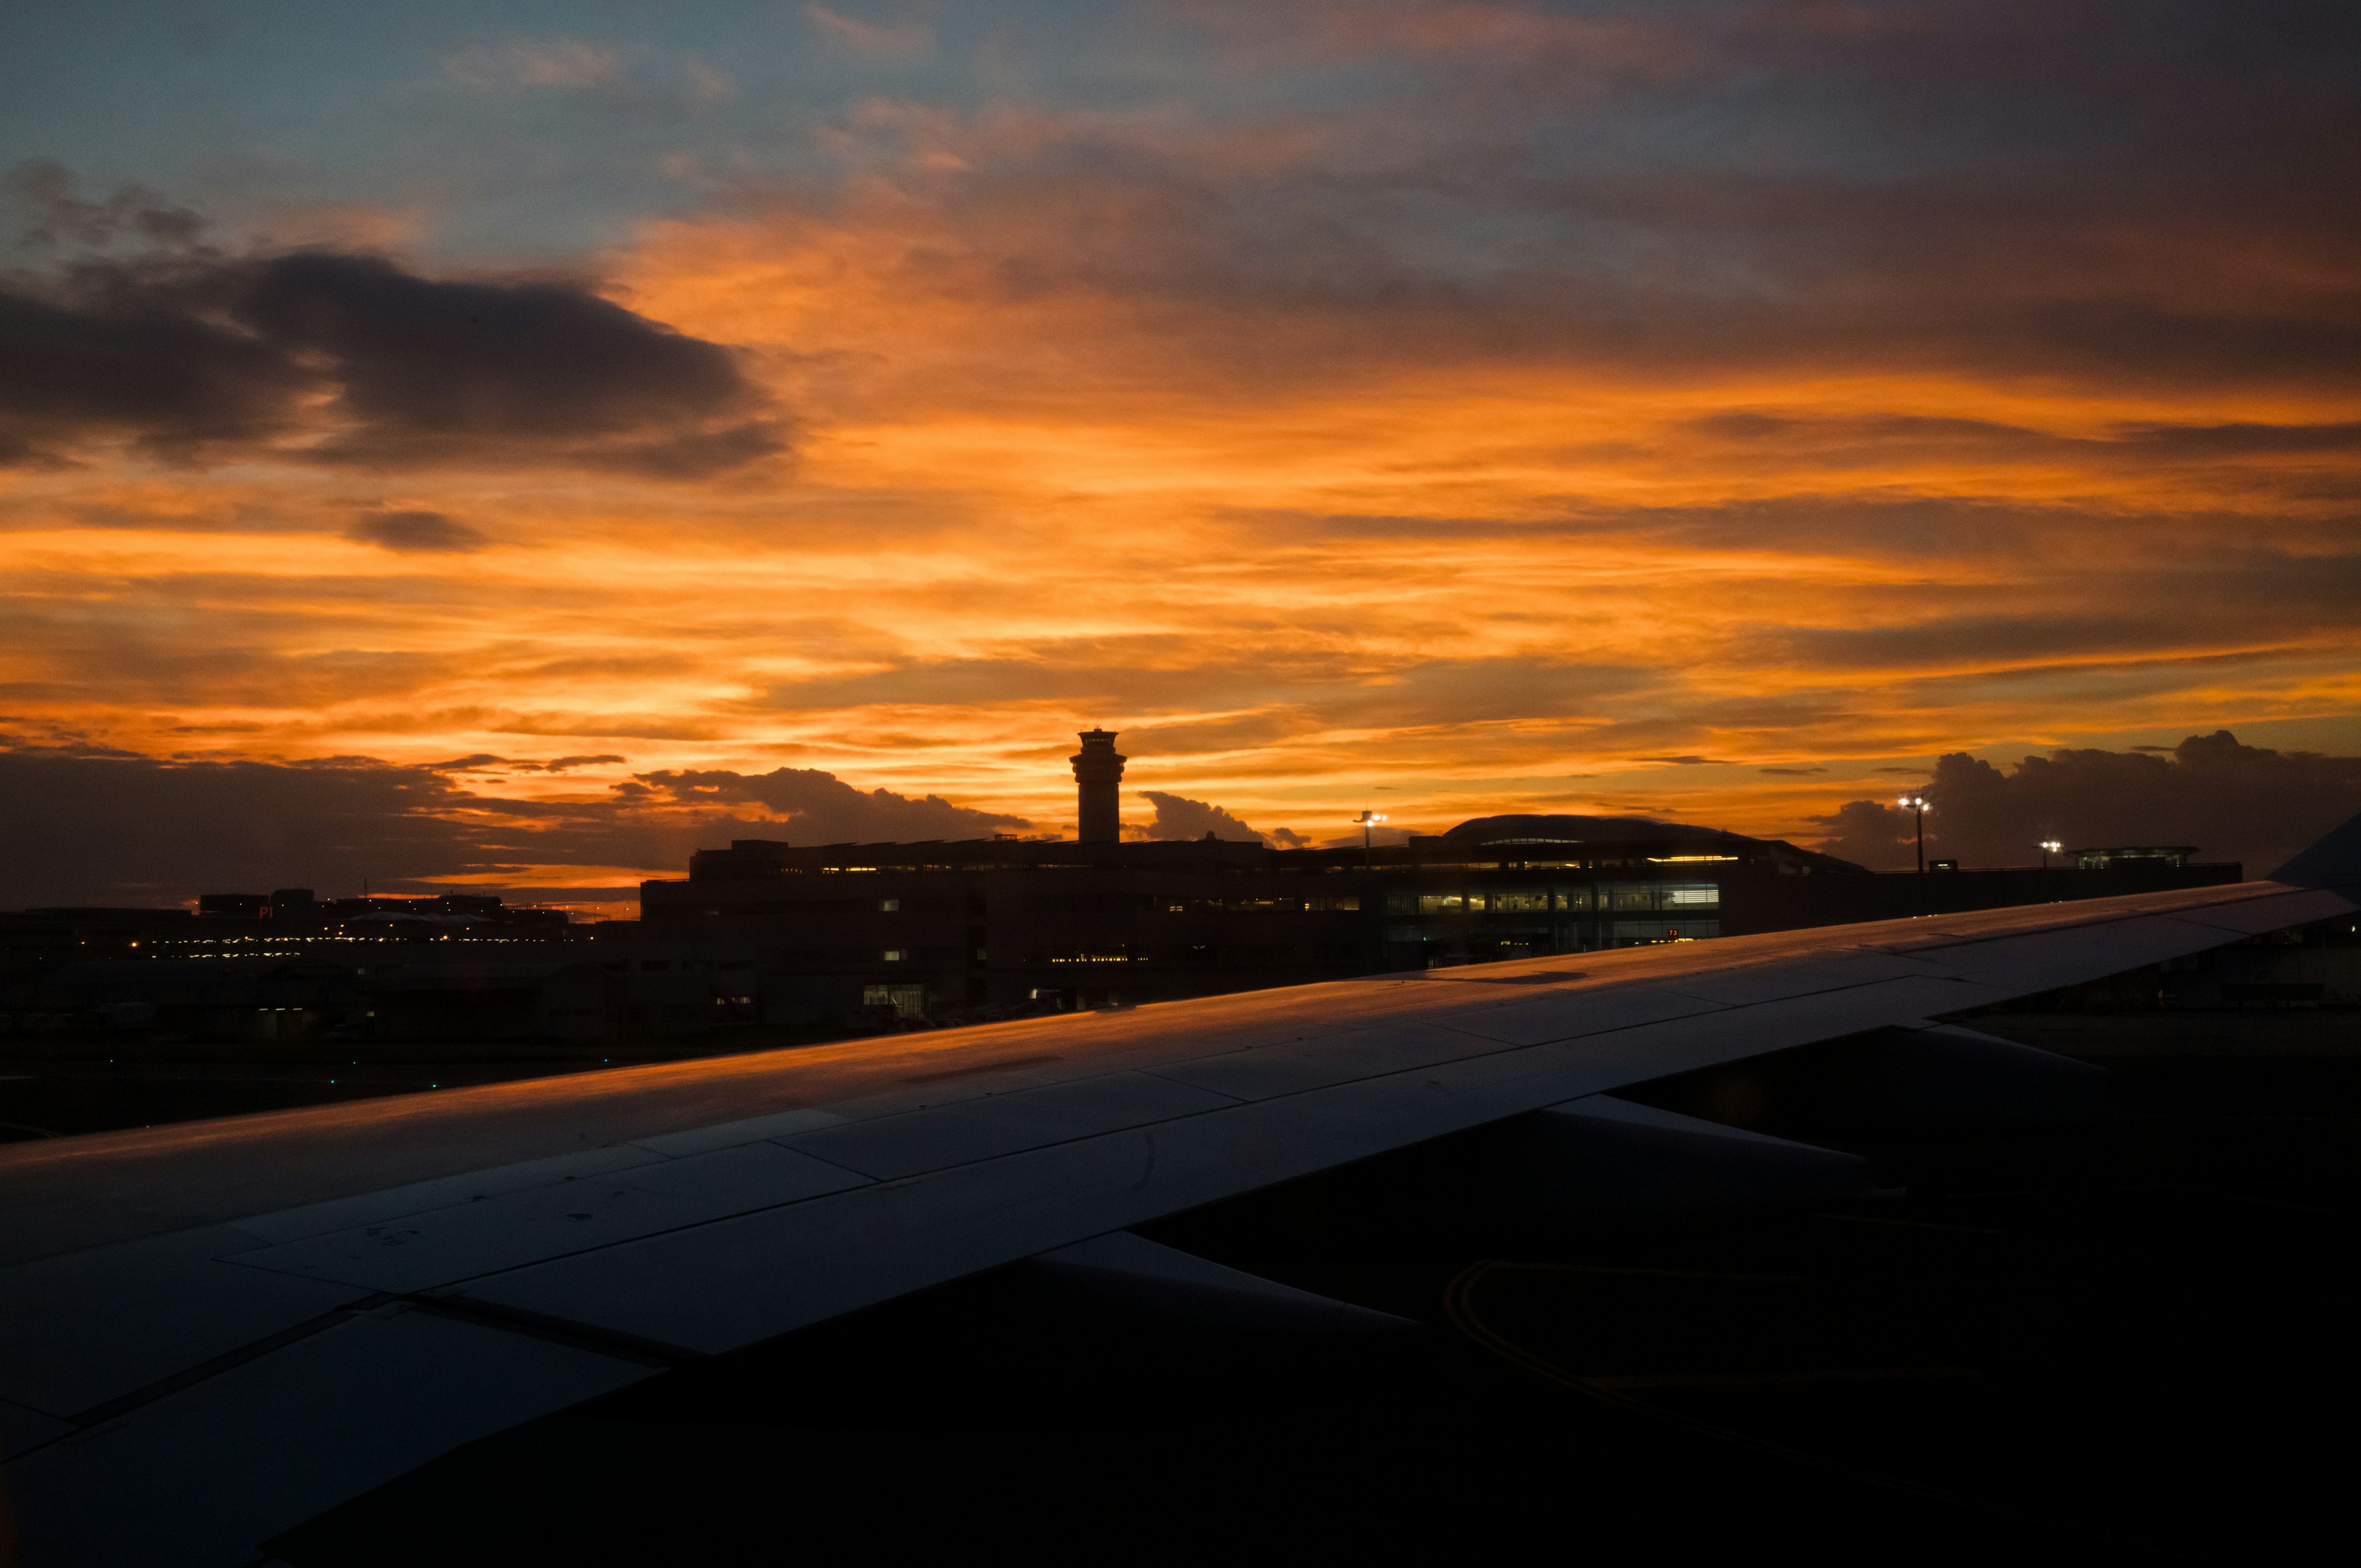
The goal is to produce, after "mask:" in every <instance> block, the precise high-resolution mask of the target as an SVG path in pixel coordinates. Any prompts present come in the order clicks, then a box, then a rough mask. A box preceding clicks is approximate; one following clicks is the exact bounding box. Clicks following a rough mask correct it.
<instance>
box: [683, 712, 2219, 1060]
mask: <svg viewBox="0 0 2361 1568" xmlns="http://www.w3.org/2000/svg"><path fill="white" fill-rule="evenodd" d="M1114 739H1115V738H1114V736H1113V735H1111V734H1108V733H1107V732H1106V731H1104V730H1098V731H1091V732H1087V733H1085V734H1084V735H1083V737H1082V740H1083V744H1084V747H1085V751H1084V752H1083V753H1082V756H1079V757H1077V758H1076V759H1075V769H1076V776H1077V779H1078V780H1080V781H1082V799H1083V801H1084V803H1085V805H1086V807H1087V805H1088V803H1089V802H1090V801H1091V800H1092V798H1093V796H1092V794H1091V789H1092V781H1091V780H1089V779H1087V778H1085V776H1084V772H1083V765H1084V762H1086V761H1087V760H1089V759H1091V758H1093V757H1094V756H1104V757H1106V758H1108V759H1110V762H1111V763H1112V764H1113V765H1114V766H1117V767H1119V766H1120V763H1121V762H1122V759H1121V758H1118V757H1115V756H1114V751H1113V746H1114ZM1093 740H1097V741H1098V745H1097V747H1096V748H1093ZM1107 776H1108V777H1110V778H1111V777H1112V776H1114V775H1113V774H1112V773H1110V774H1109V775H1107ZM1108 787H1109V788H1111V787H1112V785H1111V784H1110V785H1109V786H1108ZM1108 809H1110V810H1111V807H1109V808H1108ZM1085 820H1086V821H1089V820H1091V818H1090V817H1089V815H1088V812H1087V809H1086V813H1085ZM1098 820H1099V822H1100V824H1101V825H1102V826H1104V824H1105V822H1106V820H1107V818H1105V817H1100V818H1099V819H1098ZM2238 875H2239V869H2238V868H2237V867H2236V866H2234V865H2225V866H2193V865H2169V864H2167V863H2165V862H2163V861H2138V862H2124V863H2122V864H2118V865H2115V866H2113V867H2111V868H2109V869H2107V870H2103V871H2081V870H2068V869H2065V868H2059V869H2057V870H2053V871H2046V872H2045V871H2031V870H2027V871H2002V872H1982V871H1961V872H1949V873H1947V874H1944V875H1941V876H1932V875H1918V874H1915V873H1901V874H1894V875H1873V874H1872V873H1870V872H1864V871H1862V870H1861V868H1860V867H1858V866H1855V865H1852V864H1851V863H1850V862H1848V861H1839V860H1836V859H1834V858H1832V857H1830V856H1827V855H1822V854H1817V853H1814V852H1813V851H1811V850H1803V849H1799V848H1797V847H1796V846H1795V845H1793V844H1789V843H1785V842H1784V841H1781V840H1778V839H1754V838H1750V837H1747V836H1745V835H1742V834H1735V833H1725V832H1717V831H1715V830H1713V829H1710V828H1689V827H1684V826H1681V825H1679V824H1675V823H1665V822H1653V821H1647V820H1643V819H1636V818H1619V817H1543V816H1530V817H1483V818H1479V819H1477V820H1476V821H1472V822H1466V823H1462V824H1461V825H1460V826H1459V827H1457V828H1453V829H1452V830H1451V831H1450V832H1448V833H1444V834H1441V835H1436V836H1431V837H1427V836H1421V837H1413V838H1412V839H1411V840H1410V842H1408V843H1407V844H1401V845H1394V846H1386V847H1380V848H1378V850H1375V851H1374V852H1373V853H1371V854H1368V855H1367V856H1366V857H1365V855H1364V853H1363V850H1361V848H1360V847H1359V846H1357V845H1352V846H1345V847H1339V848H1335V849H1321V850H1275V849H1269V848H1266V847H1265V846H1264V845H1262V844H1260V843H1254V842H1225V841H1221V840H1216V839H1202V840H1197V841H1194V842H1132V843H1123V842H1120V841H1117V840H1115V839H1114V838H1113V837H1112V836H1110V837H1108V838H1105V839H1096V840H1091V839H1080V840H1071V841H1051V842H1043V841H1038V840H1037V841H1026V840H1016V839H975V840H965V841H955V842H953V841H940V840H937V841H932V842H926V843H916V844H829V845H816V846H802V847H798V846H795V845H791V844H788V843H785V842H784V841H781V840H777V839H739V840H736V841H734V842H732V843H731V844H730V847H729V848H728V849H726V850H699V851H697V854H696V855H695V856H694V857H693V858H692V859H691V861H690V865H689V875H688V879H687V880H686V881H685V882H674V881H658V882H650V883H644V884H642V888H641V909H642V925H643V927H644V929H645V930H646V931H647V932H648V933H649V934H650V935H651V936H658V935H661V936H663V937H665V938H673V939H689V938H706V939H712V938H738V939H741V940H743V941H744V942H746V943H748V944H749V945H750V946H751V947H752V949H753V951H754V952H755V954H756V955H757V960H758V962H757V967H758V976H759V984H758V986H757V992H758V995H759V997H760V1007H761V1011H762V1013H763V1015H764V1017H765V1018H767V1019H769V1020H770V1021H773V1022H815V1023H818V1022H829V1021H846V1020H854V1021H857V1020H860V1019H863V1018H875V1019H877V1020H878V1021H880V1022H881V1023H884V1022H885V1021H887V1020H891V1019H899V1020H903V1021H911V1020H917V1019H922V1018H931V1019H936V1020H940V1021H949V1020H975V1019H982V1018H988V1017H991V1016H994V1015H1004V1014H1009V1013H1012V1012H1019V1011H1023V1010H1026V1009H1028V1008H1034V1007H1043V1006H1060V1007H1071V1006H1094V1005H1104V1004H1108V1003H1115V1004H1123V1003H1142V1002H1156V1001H1163V1000H1168V999H1172V998H1178V997H1184V996H1197V995H1207V994H1212V993H1216V992H1233V991H1245V990H1252V989H1257V988H1259V987H1264V986H1273V985H1290V984H1299V983H1304V982H1308V981H1322V980H1335V979H1342V978H1346V977H1350V976H1355V975H1362V974H1372V973H1384V972H1389V971H1411V970H1427V969H1435V968H1443V967H1447V966H1451V965H1456V964H1466V963H1477V962H1483V961H1486V960H1489V959H1520V958H1532V957H1536V956H1541V955H1545V954H1556V953H1582V952H1590V951H1595V950H1598V949H1600V948H1620V947H1634V946H1641V945H1645V944H1651V943H1658V942H1684V941H1697V940H1703V939H1708V938H1717V937H1722V936H1730V935H1738V934H1741V933H1745V932H1754V931H1773V930H1782V929H1787V928H1790V927H1802V926H1818V925H1828V924H1835V923H1839V922H1844V921H1853V920H1869V919H1882V918H1893V917H1897V916H1911V915H1924V914H1939V913H1949V912H1954V911H1959V910H1967V909H1982V908H1990V907H1994V906H1998V905H2011V904H2028V903H2037V902H2042V901H2046V900H2051V899H2059V898H2070V897H2097V896H2103V895H2107V894H2123V893H2139V892H2147V891H2150V890H2153V889H2156V888H2161V887H2177V886H2194V885H2206V884H2211V883H2224V882H2235V881H2236V880H2237V879H2238Z"/></svg>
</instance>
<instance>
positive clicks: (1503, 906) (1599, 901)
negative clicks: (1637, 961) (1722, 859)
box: [1386, 882, 1721, 915]
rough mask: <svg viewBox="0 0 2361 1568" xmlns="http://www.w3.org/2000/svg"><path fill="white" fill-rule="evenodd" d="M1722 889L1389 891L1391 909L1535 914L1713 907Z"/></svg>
mask: <svg viewBox="0 0 2361 1568" xmlns="http://www.w3.org/2000/svg"><path fill="white" fill-rule="evenodd" d="M1720 905H1721V889H1720V888H1719V886H1717V885H1716V884H1715V883H1709V882H1637V883H1601V884H1599V885H1597V886H1593V887H1558V888H1541V887H1535V888H1515V889H1510V890H1507V891H1499V892H1489V893H1389V894H1386V913H1387V914H1389V915H1467V914H1476V915H1534V914H1540V913H1543V911H1556V910H1579V909H1608V910H1623V909H1675V910H1688V909H1713V908H1719V906H1720Z"/></svg>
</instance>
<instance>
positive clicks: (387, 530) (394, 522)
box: [345, 511, 492, 554]
mask: <svg viewBox="0 0 2361 1568" xmlns="http://www.w3.org/2000/svg"><path fill="white" fill-rule="evenodd" d="M345 537H346V538H347V539H356V540H358V541H359V542H360V543H363V544H374V545H377V546H378V547H379V549H383V550H392V551H396V552H400V553H404V554H437V553H449V552H454V551H467V550H481V549H482V548H483V547H484V546H485V545H487V544H489V543H491V542H492V541H491V537H490V536H489V534H487V533H485V532H484V531H483V530H482V529H480V528H478V527H475V526H474V525H473V524H471V523H465V522H461V521H459V520H458V519H456V518H453V517H445V515H444V514H443V513H441V512H439V511H373V512H367V513H364V514H363V515H361V516H360V517H357V518H355V519H354V520H353V523H352V526H351V527H349V528H347V529H346V530H345Z"/></svg>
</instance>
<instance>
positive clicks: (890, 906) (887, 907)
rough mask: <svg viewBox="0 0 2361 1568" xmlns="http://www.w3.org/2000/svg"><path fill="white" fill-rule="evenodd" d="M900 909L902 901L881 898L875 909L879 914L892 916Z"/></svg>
mask: <svg viewBox="0 0 2361 1568" xmlns="http://www.w3.org/2000/svg"><path fill="white" fill-rule="evenodd" d="M901 907H902V901H901V900H900V899H898V898H881V899H879V900H878V901H877V908H878V912H879V913H880V914H884V915H892V914H895V913H896V912H897V911H899V910H900V909H901Z"/></svg>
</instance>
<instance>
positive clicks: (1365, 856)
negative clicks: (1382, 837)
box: [1353, 806, 1386, 866]
mask: <svg viewBox="0 0 2361 1568" xmlns="http://www.w3.org/2000/svg"><path fill="white" fill-rule="evenodd" d="M1385 819H1386V814H1385V813H1384V812H1382V811H1371V810H1369V809H1368V808H1367V806H1364V807H1362V809H1361V815H1360V816H1358V817H1355V818H1353V820H1354V821H1356V822H1357V823H1359V824H1360V825H1361V863H1362V864H1363V865H1365V866H1367V865H1375V864H1376V863H1377V850H1376V849H1375V848H1374V845H1375V842H1376V840H1375V839H1372V838H1371V837H1370V833H1371V829H1373V828H1376V827H1377V825H1378V823H1380V822H1383V821H1384V820H1385Z"/></svg>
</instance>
